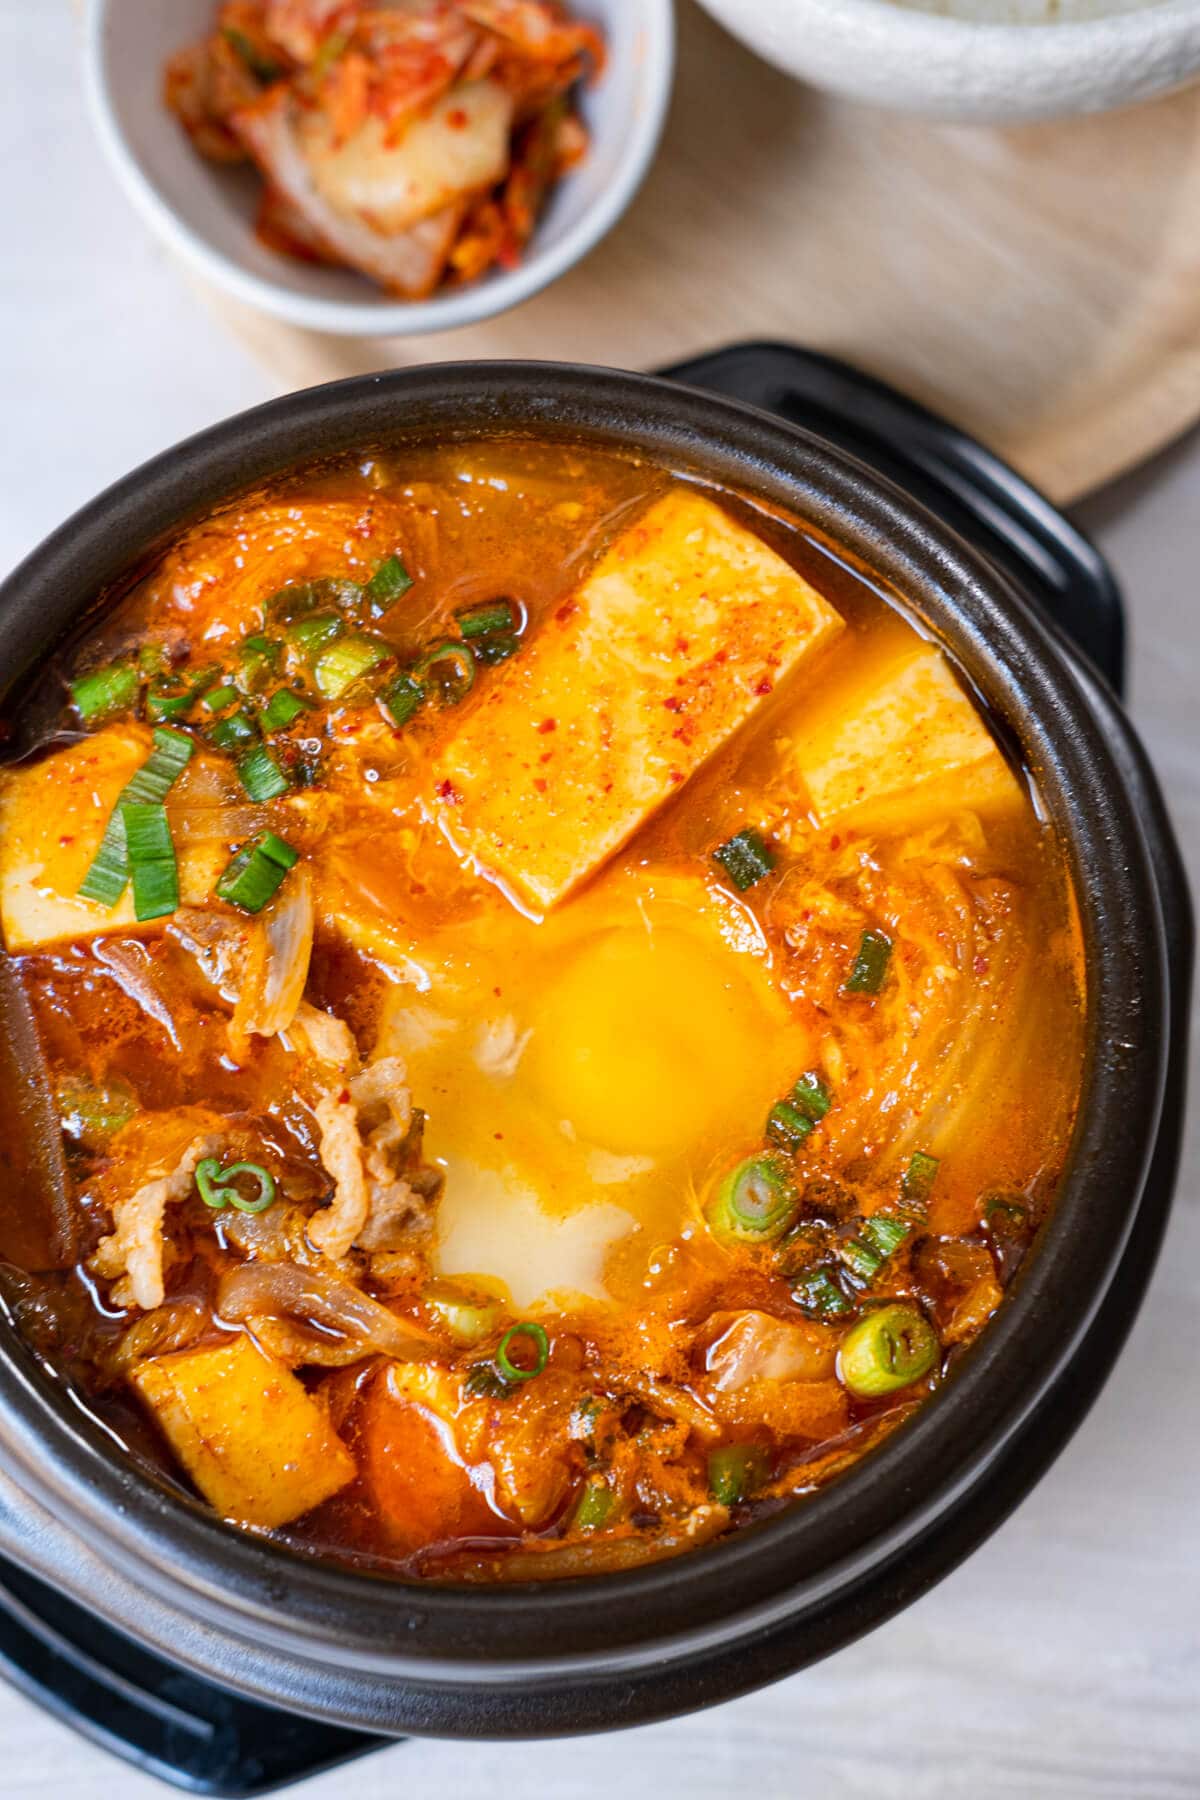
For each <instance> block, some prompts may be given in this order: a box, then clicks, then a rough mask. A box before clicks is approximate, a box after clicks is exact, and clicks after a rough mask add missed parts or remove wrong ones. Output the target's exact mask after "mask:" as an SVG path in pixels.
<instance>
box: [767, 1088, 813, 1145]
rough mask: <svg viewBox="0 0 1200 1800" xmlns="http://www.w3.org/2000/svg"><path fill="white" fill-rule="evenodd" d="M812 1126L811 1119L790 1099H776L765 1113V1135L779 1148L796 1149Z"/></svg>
mask: <svg viewBox="0 0 1200 1800" xmlns="http://www.w3.org/2000/svg"><path fill="white" fill-rule="evenodd" d="M812 1128H813V1122H812V1120H811V1119H810V1118H809V1117H808V1116H807V1114H805V1113H802V1112H801V1111H800V1108H799V1107H798V1106H793V1104H792V1102H791V1101H790V1100H777V1101H776V1102H775V1105H774V1106H773V1107H772V1108H771V1110H770V1112H769V1113H768V1114H767V1130H766V1136H767V1138H768V1139H769V1140H770V1142H771V1143H772V1144H778V1146H779V1148H780V1149H781V1150H787V1151H789V1152H792V1153H794V1152H795V1151H797V1150H798V1149H799V1148H800V1146H801V1144H802V1143H803V1142H804V1140H805V1138H806V1137H807V1136H808V1135H809V1133H810V1132H811V1130H812Z"/></svg>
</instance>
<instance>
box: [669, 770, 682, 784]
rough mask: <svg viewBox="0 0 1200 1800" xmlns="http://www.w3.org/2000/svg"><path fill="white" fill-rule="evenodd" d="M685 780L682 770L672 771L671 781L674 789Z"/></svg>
mask: <svg viewBox="0 0 1200 1800" xmlns="http://www.w3.org/2000/svg"><path fill="white" fill-rule="evenodd" d="M683 779H684V774H683V770H682V769H672V770H671V775H670V781H671V786H672V787H678V786H679V784H680V782H681V781H682V780H683Z"/></svg>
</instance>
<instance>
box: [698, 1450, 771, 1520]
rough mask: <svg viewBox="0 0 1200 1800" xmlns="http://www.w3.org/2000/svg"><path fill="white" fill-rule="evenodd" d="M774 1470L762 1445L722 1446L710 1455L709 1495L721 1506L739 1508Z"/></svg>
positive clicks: (710, 1452) (711, 1451)
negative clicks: (741, 1502)
mask: <svg viewBox="0 0 1200 1800" xmlns="http://www.w3.org/2000/svg"><path fill="white" fill-rule="evenodd" d="M770 1466H771V1465H770V1459H769V1457H768V1456H767V1452H766V1451H765V1450H764V1448H763V1447H762V1445H761V1444H722V1445H721V1447H720V1449H718V1450H710V1451H709V1453H708V1491H709V1493H710V1494H711V1495H712V1497H713V1499H714V1500H715V1501H716V1502H717V1504H718V1505H719V1506H736V1505H737V1504H738V1502H739V1500H746V1499H748V1498H749V1497H750V1495H751V1494H753V1493H754V1491H755V1489H756V1488H760V1487H761V1486H762V1484H763V1482H764V1481H765V1480H766V1479H767V1475H768V1474H769V1472H770Z"/></svg>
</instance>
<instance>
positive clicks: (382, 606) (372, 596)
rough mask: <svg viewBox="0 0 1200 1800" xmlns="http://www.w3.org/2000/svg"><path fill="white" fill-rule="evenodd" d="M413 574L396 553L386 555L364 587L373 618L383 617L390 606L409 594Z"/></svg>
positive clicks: (364, 593)
mask: <svg viewBox="0 0 1200 1800" xmlns="http://www.w3.org/2000/svg"><path fill="white" fill-rule="evenodd" d="M412 584H413V579H412V576H411V575H410V574H409V572H408V570H407V569H406V568H405V566H404V564H403V563H402V562H401V561H400V558H399V557H398V556H397V555H395V554H394V553H393V554H392V555H391V556H386V557H385V558H384V560H383V561H382V562H381V563H380V565H379V567H378V568H377V569H376V571H375V573H374V574H373V575H372V577H371V579H370V581H368V583H367V585H366V587H365V588H364V589H363V595H364V597H365V599H366V602H367V605H368V607H369V608H370V612H371V617H372V618H373V619H382V617H383V615H384V613H385V612H387V610H388V608H389V607H391V606H394V605H395V604H396V602H397V600H399V599H401V598H402V597H403V596H404V595H405V594H407V592H408V590H409V588H410V587H411V586H412Z"/></svg>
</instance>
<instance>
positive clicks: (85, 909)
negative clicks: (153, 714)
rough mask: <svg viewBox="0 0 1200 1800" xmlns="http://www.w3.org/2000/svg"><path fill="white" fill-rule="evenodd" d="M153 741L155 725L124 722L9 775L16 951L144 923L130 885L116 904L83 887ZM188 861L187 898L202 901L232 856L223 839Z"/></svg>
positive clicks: (1, 791) (5, 907)
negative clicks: (92, 896) (84, 894)
mask: <svg viewBox="0 0 1200 1800" xmlns="http://www.w3.org/2000/svg"><path fill="white" fill-rule="evenodd" d="M151 748H152V745H151V739H150V733H149V732H148V731H146V730H144V729H142V728H140V727H138V726H133V725H130V726H115V725H114V726H111V727H110V728H108V729H107V730H104V731H98V732H95V733H94V734H93V735H92V736H91V737H86V738H83V739H81V740H80V742H79V743H77V744H70V745H68V747H67V748H66V749H65V750H57V751H54V752H53V753H52V754H51V755H49V756H45V757H43V758H41V760H40V761H38V762H33V763H25V764H22V765H20V766H18V767H16V768H13V769H10V770H6V771H5V773H4V774H3V776H0V929H2V930H3V934H4V943H5V947H6V948H7V949H8V950H9V951H11V952H14V953H15V952H17V951H21V950H36V949H38V948H39V947H40V946H42V945H44V944H53V943H59V942H62V941H64V940H66V939H69V938H82V937H95V936H97V935H98V934H99V933H101V932H108V931H128V930H129V928H130V927H131V926H132V927H133V928H134V929H135V930H137V929H139V927H138V926H137V924H136V922H135V920H134V916H133V895H132V892H131V891H130V889H129V888H126V890H125V893H124V895H123V896H122V898H121V900H120V901H119V902H118V904H117V905H116V906H114V907H112V908H111V909H109V908H106V907H104V906H101V905H100V904H99V902H98V901H95V900H81V899H80V898H79V897H78V894H77V891H76V890H77V889H78V887H79V884H80V882H81V881H82V880H83V878H84V876H85V875H86V874H87V871H88V868H89V867H90V865H91V861H92V858H93V857H94V856H95V854H96V850H97V848H98V846H99V843H100V839H101V838H102V837H103V835H104V828H105V826H106V825H107V824H108V820H109V816H110V814H111V813H112V810H113V807H114V806H115V805H116V802H117V796H118V795H119V794H120V792H121V789H122V788H123V787H124V786H125V783H126V782H127V781H128V780H129V778H130V776H131V775H132V774H133V772H134V770H135V769H137V768H138V767H140V765H141V764H142V763H144V762H145V760H146V758H147V757H148V756H149V754H150V751H151ZM178 860H179V891H180V897H181V899H182V901H183V903H184V904H185V905H190V906H196V905H199V904H200V903H201V902H203V901H204V900H206V899H207V898H208V897H209V895H210V894H211V893H212V887H213V883H214V881H215V880H216V878H217V876H218V875H219V874H220V872H221V870H222V869H223V868H224V866H225V864H226V862H227V861H228V860H229V857H228V851H227V850H226V849H225V847H224V846H223V845H220V844H194V845H190V846H188V847H187V848H186V849H183V850H181V851H180V852H179V855H178ZM162 923H164V921H162V920H160V921H158V924H159V925H160V926H161V924H162Z"/></svg>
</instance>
